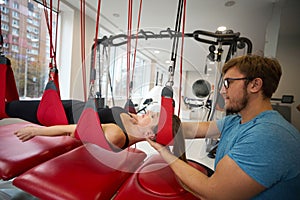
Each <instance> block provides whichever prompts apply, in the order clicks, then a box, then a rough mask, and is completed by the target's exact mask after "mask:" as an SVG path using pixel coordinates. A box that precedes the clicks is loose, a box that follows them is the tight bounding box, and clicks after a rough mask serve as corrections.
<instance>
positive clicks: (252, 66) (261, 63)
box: [222, 55, 282, 98]
mask: <svg viewBox="0 0 300 200" xmlns="http://www.w3.org/2000/svg"><path fill="white" fill-rule="evenodd" d="M232 67H236V68H237V69H238V70H239V71H240V72H241V73H242V74H244V75H245V76H246V77H247V78H248V79H249V80H250V81H251V80H253V79H255V78H261V79H262V81H263V86H262V92H263V95H264V97H266V98H271V97H272V95H273V93H274V92H275V91H276V89H277V87H278V84H279V81H280V77H281V74H282V71H281V66H280V64H279V62H278V61H277V60H276V59H275V58H266V57H262V56H258V55H244V56H239V57H235V58H232V59H231V60H229V61H228V62H226V63H225V65H224V66H223V68H222V74H223V75H224V74H225V73H226V72H227V71H228V70H229V69H230V68H232Z"/></svg>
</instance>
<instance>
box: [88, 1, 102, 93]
mask: <svg viewBox="0 0 300 200" xmlns="http://www.w3.org/2000/svg"><path fill="white" fill-rule="evenodd" d="M100 8H101V0H99V1H98V8H97V16H96V30H95V38H94V45H93V57H92V59H93V60H92V66H91V78H90V91H89V98H94V96H95V94H94V84H95V79H96V54H97V45H98V31H99V23H100Z"/></svg>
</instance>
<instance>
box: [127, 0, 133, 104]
mask: <svg viewBox="0 0 300 200" xmlns="http://www.w3.org/2000/svg"><path fill="white" fill-rule="evenodd" d="M131 29H132V0H128V23H127V100H128V99H129V91H130V63H131V62H130V56H131Z"/></svg>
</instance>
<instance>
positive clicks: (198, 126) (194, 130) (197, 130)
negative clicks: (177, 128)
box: [181, 121, 220, 139]
mask: <svg viewBox="0 0 300 200" xmlns="http://www.w3.org/2000/svg"><path fill="white" fill-rule="evenodd" d="M181 125H182V130H183V134H184V137H185V138H186V139H192V138H212V137H218V136H220V131H219V129H218V127H217V124H216V122H215V121H208V122H182V123H181Z"/></svg>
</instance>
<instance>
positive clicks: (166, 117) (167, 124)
mask: <svg viewBox="0 0 300 200" xmlns="http://www.w3.org/2000/svg"><path fill="white" fill-rule="evenodd" d="M173 115H174V100H173V90H172V88H171V87H168V86H166V87H164V88H163V90H162V93H161V108H160V115H159V122H158V132H157V135H156V142H158V143H160V144H163V145H173V144H174V141H173V128H172V127H173Z"/></svg>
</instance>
